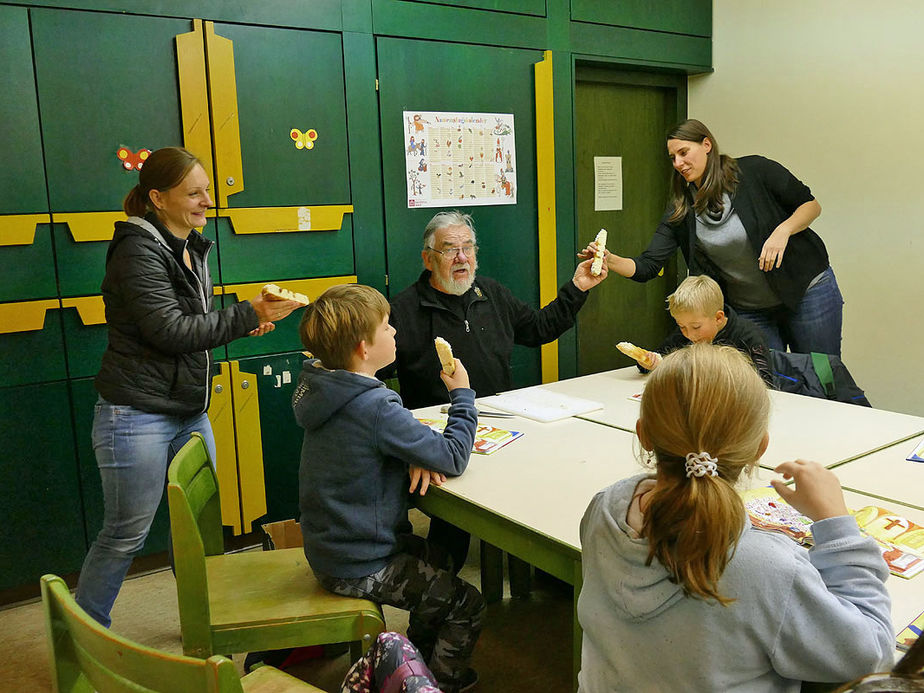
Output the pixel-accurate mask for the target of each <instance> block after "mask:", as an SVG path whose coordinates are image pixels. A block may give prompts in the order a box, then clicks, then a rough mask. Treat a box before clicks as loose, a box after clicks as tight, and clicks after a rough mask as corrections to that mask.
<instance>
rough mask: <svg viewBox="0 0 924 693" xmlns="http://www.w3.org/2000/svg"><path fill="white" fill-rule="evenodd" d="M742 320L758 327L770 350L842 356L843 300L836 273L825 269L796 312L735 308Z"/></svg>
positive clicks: (778, 309)
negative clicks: (745, 319)
mask: <svg viewBox="0 0 924 693" xmlns="http://www.w3.org/2000/svg"><path fill="white" fill-rule="evenodd" d="M735 311H736V312H737V313H738V315H740V316H741V317H742V318H747V319H748V320H750V321H751V322H753V323H754V324H755V325H757V326H758V327H759V328H760V329H761V331H763V333H764V336H766V338H767V344H768V346H769V347H770V348H771V349H776V350H778V351H786V347H787V346H788V347H789V350H790V351H792V352H794V353H799V354H808V353H809V352H812V351H817V352H818V353H820V354H834V355H836V356H840V355H841V326H842V325H843V320H844V297H843V296H841V290H840V288H839V287H838V286H837V279H836V278H835V276H834V270H832V269H831V268H830V267H828V269H826V270H825V271H824V272H823V273H822V275H821V278H820V279H819V280H818V281H817V282H816V283H815V285H814V286H812V287H810V288H809V289H808V290H807V291H806V292H805V295H804V296H803V297H802V300H801V301H800V302H799V305H798V306H797V307H796V310H795V311H790V310H787V309H786V308H777V309H770V310H745V309H740V310H739V309H738V308H735Z"/></svg>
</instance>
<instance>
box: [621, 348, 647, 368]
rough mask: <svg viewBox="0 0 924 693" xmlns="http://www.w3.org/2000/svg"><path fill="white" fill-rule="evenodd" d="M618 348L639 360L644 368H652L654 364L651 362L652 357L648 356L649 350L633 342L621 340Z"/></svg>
mask: <svg viewBox="0 0 924 693" xmlns="http://www.w3.org/2000/svg"><path fill="white" fill-rule="evenodd" d="M616 348H617V349H619V350H620V351H621V352H622V353H624V354H625V355H626V356H628V357H630V358H633V359H635V360H636V361H638V362H639V363H640V364H641V365H642V368H649V369H650V368H651V367H652V366H653V365H654V364H653V363H652V362H651V358H650V357H649V356H648V352H647V351H646V350H645V349H642V348H641V347H637V346H635V345H634V344H633V343H632V342H620V343H619V344H617V345H616Z"/></svg>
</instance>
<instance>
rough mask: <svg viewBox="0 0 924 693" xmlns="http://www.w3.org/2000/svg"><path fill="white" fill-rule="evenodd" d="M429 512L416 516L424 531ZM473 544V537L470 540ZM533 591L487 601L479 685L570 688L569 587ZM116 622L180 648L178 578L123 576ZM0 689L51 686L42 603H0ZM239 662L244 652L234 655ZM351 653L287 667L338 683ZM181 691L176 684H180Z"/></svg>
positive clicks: (396, 622) (507, 692)
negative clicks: (0, 654)
mask: <svg viewBox="0 0 924 693" xmlns="http://www.w3.org/2000/svg"><path fill="white" fill-rule="evenodd" d="M425 523H426V520H425V519H421V518H419V517H417V518H415V530H416V531H418V532H421V531H423V532H425V529H426V524H425ZM473 546H474V545H473ZM477 556H478V551H477V550H472V551H471V552H470V559H469V563H468V564H466V566H465V567H464V568H463V570H462V573H461V574H462V577H463V578H465V579H466V580H469V581H470V582H472V583H474V584H476V585H477V584H478V581H479V577H478V576H479V571H478V565H477V564H476V563H474V562H472V559H473V558H474V559H475V560H477ZM534 583H535V584H534V589H533V591H532V594H531V595H530V598H529V599H525V600H521V599H510V598H509V597H508V598H505V599H504V600H503V601H501V602H498V603H495V604H492V605H490V606H489V607H488V614H487V619H486V623H485V629H484V631H483V632H482V634H481V638H480V640H479V642H478V645H477V647H476V649H475V655H474V658H473V662H472V664H473V666H474V667H475V668H476V669H477V670H478V672H479V675H480V677H481V678H480V682H479V684H478V688H477V690H478V691H479V692H481V693H495V692H497V693H501V692H502V693H520V692H523V693H526V692H527V691H528V692H529V693H535V692H536V691H543V692H551V693H555V692H558V691H562V692H565V691H569V690H571V619H572V613H573V611H572V608H573V607H572V600H571V595H570V588H566V586H564V585H561V584H559V583H557V582H555V581H544V582H542V581H540V582H537V581H534ZM385 617H386V620H387V623H388V627H389V628H390V629H392V630H397V631H400V632H404V630H405V629H406V628H407V616H406V613H405V612H401V611H397V610H395V609H391V608H389V607H386V609H385ZM112 627H113V629H115V630H116V631H117V632H119V633H121V634H123V635H125V636H126V637H128V638H130V639H132V640H135V641H137V642H141V643H144V644H146V645H150V646H151V647H156V648H159V649H162V650H166V651H169V652H181V651H182V645H181V642H180V634H179V633H180V629H179V620H178V617H177V606H176V585H175V582H174V579H173V575H172V574H171V572H170V571H169V570H162V571H159V572H155V573H151V574H148V575H144V576H139V577H134V578H131V579H129V580H127V581H126V582H125V585H124V586H123V588H122V592H121V593H120V594H119V598H118V600H117V601H116V604H115V608H114V609H113V614H112ZM0 645H2V652H3V653H4V656H3V658H2V659H0V691H10V692H15V693H32V692H33V691H34V692H39V691H42V692H44V691H49V690H51V674H50V670H49V665H48V661H47V657H48V655H47V648H46V645H45V630H44V622H43V620H42V608H41V603H39V602H33V603H30V604H23V605H18V606H15V607H12V608H8V609H4V610H2V611H0ZM234 660H235V662H236V663H238V665H239V666H240V665H241V663H242V662H243V655H235V657H234ZM349 664H350V662H349V657H348V655H342V656H340V657H337V658H334V659H329V660H315V661H308V662H303V663H299V664H297V665H296V666H295V667H293V668H292V669H289V673H291V674H294V675H295V676H298V677H300V678H303V679H305V680H306V681H310V682H311V683H312V684H314V685H315V686H318V687H319V688H323V689H324V690H327V691H338V690H339V686H340V681H341V680H342V678H343V675H344V673H345V671H346V669H347V668H348V667H349ZM178 693H179V692H178Z"/></svg>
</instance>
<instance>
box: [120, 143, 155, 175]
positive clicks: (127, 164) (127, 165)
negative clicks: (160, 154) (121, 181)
mask: <svg viewBox="0 0 924 693" xmlns="http://www.w3.org/2000/svg"><path fill="white" fill-rule="evenodd" d="M116 156H117V157H119V160H120V161H121V162H122V167H123V168H124V169H125V170H126V171H131V170H132V169H135V170H136V171H140V170H141V167H142V166H144V162H145V161H146V160H147V158H148V157H149V156H151V150H150V149H139V150H138V151H137V152H133V151H132V150H131V149H129V148H128V147H125V146H122V147H119V148H118V150H117V151H116Z"/></svg>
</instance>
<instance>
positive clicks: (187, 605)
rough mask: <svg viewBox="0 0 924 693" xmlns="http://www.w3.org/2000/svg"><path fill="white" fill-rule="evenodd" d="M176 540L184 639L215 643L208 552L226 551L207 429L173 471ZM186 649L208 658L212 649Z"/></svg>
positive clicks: (169, 478)
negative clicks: (206, 568)
mask: <svg viewBox="0 0 924 693" xmlns="http://www.w3.org/2000/svg"><path fill="white" fill-rule="evenodd" d="M167 504H168V506H169V508H170V539H171V541H172V542H173V561H174V570H175V571H176V591H177V605H178V607H179V611H180V629H181V630H182V632H183V642H184V643H202V644H203V645H202V647H203V648H204V647H205V643H211V639H212V636H211V629H210V625H209V624H210V612H209V598H208V593H209V590H208V576H207V574H206V570H205V557H206V556H215V555H219V554H221V553H224V536H223V533H222V527H221V505H220V502H219V494H218V478H217V477H216V475H215V470H214V468H213V467H212V461H211V460H210V459H209V453H208V449H207V448H206V446H205V441H204V440H203V438H202V436H201V434H199V433H193V434H192V437H191V438H190V439H189V442H188V443H186V445H184V446H183V447H182V448H180V451H179V452H178V453H177V454H176V456H175V457H174V458H173V461H171V462H170V467H169V468H168V470H167ZM198 649H199V648H198V647H195V648H194V650H196V651H190V650H188V649H187V650H186V653H187V654H190V655H197V656H202V657H207V656H209V654H211V649H210V648H209V649H208V650H207V651H206V650H204V649H203V651H201V652H200V651H198Z"/></svg>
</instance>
